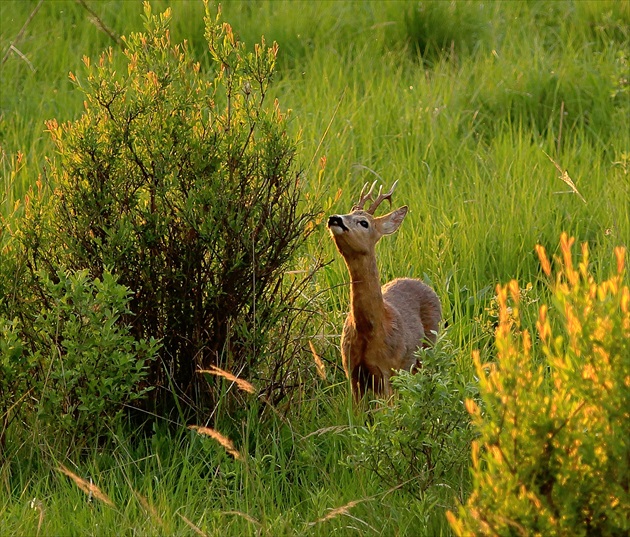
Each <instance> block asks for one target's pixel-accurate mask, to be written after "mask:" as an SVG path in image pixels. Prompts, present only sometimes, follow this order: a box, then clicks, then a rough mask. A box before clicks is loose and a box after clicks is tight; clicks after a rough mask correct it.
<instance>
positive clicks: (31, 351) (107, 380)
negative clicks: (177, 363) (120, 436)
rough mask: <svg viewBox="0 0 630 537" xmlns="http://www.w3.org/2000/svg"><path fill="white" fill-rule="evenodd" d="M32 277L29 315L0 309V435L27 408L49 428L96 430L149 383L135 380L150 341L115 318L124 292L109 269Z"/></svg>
mask: <svg viewBox="0 0 630 537" xmlns="http://www.w3.org/2000/svg"><path fill="white" fill-rule="evenodd" d="M40 283H41V290H42V294H41V295H40V296H39V300H40V301H41V309H40V311H39V313H38V314H37V315H36V316H35V317H34V318H32V319H30V320H29V319H26V318H25V319H24V320H20V319H19V318H17V317H16V318H14V319H12V320H7V319H6V318H3V317H2V316H1V315H0V412H1V413H2V422H3V425H2V429H1V430H0V438H2V437H3V435H4V432H5V431H6V428H7V427H8V425H9V424H10V422H11V421H13V420H14V419H16V418H17V419H18V420H20V421H21V420H23V419H24V418H25V416H26V415H27V414H28V413H29V412H32V413H33V414H34V415H36V416H37V417H38V418H39V419H40V420H41V423H42V424H45V425H46V426H51V427H53V428H54V429H55V431H56V432H57V433H58V432H63V433H67V434H70V435H71V436H73V437H75V438H76V437H77V436H79V437H81V436H91V435H98V433H99V432H101V431H102V430H104V429H106V428H111V427H113V426H114V424H115V422H116V421H117V420H118V419H119V418H120V417H121V415H122V413H123V411H124V408H125V406H126V405H128V404H129V403H131V402H133V401H134V400H136V399H138V398H139V397H141V396H142V395H143V394H144V393H145V392H146V391H147V390H148V389H149V387H146V386H145V387H144V388H141V387H139V386H141V384H142V382H143V380H144V379H145V378H146V376H147V371H148V366H149V364H150V361H151V360H152V359H153V357H154V356H155V353H156V351H157V348H158V345H157V343H156V342H155V341H144V340H140V341H137V340H135V339H134V338H133V337H132V336H131V335H130V334H129V328H128V327H126V326H124V325H122V324H121V323H120V322H119V321H120V317H121V316H122V315H125V314H129V313H130V312H129V310H128V303H129V301H130V293H129V290H128V289H127V288H125V287H124V286H122V285H119V284H118V283H117V282H116V278H115V277H114V276H112V275H111V274H110V273H109V272H107V271H106V272H104V273H103V279H102V280H99V279H96V280H91V279H90V278H89V276H88V272H87V271H81V272H78V273H74V274H70V273H63V272H60V273H58V274H57V275H56V277H55V280H54V281H53V280H52V279H50V278H49V277H48V276H47V275H45V274H43V275H42V276H41V282H40ZM23 410H27V411H29V412H22V411H23ZM27 421H28V420H27Z"/></svg>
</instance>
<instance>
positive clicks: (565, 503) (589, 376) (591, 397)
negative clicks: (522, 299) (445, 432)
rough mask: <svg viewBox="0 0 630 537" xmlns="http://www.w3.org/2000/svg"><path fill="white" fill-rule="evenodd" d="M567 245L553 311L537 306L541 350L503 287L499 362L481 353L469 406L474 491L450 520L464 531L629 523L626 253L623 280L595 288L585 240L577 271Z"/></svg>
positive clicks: (555, 530) (596, 529) (615, 530)
mask: <svg viewBox="0 0 630 537" xmlns="http://www.w3.org/2000/svg"><path fill="white" fill-rule="evenodd" d="M572 243H573V239H568V238H567V236H566V235H565V234H563V236H562V238H561V243H560V245H561V250H562V258H561V259H557V264H558V265H559V267H560V268H559V271H558V275H557V277H556V280H555V282H554V283H553V285H552V286H551V290H552V294H553V305H554V307H553V308H551V309H550V308H548V307H547V306H546V305H543V306H541V308H540V313H539V319H538V323H537V329H538V337H539V341H537V342H536V344H534V342H533V341H532V336H531V335H530V333H529V331H527V330H525V329H522V328H521V326H520V316H519V290H518V285H517V283H516V282H515V281H513V282H511V283H510V284H509V285H508V286H505V287H499V290H498V296H499V303H500V320H499V325H498V328H497V332H496V348H497V353H498V355H497V361H496V363H489V364H482V363H481V362H480V360H479V356H478V355H476V356H475V365H476V369H477V374H478V375H479V385H480V392H481V400H482V401H483V404H482V405H481V406H477V405H476V404H475V403H473V402H468V404H467V406H468V408H469V410H470V411H471V414H472V416H473V420H474V423H475V428H476V429H477V431H478V433H479V435H480V438H479V440H476V441H474V442H473V446H472V472H473V480H474V487H473V493H472V494H471V496H470V498H469V500H468V502H467V504H466V505H465V506H464V507H462V508H461V509H460V510H459V514H458V516H455V515H454V514H452V513H449V520H450V523H451V526H452V527H453V529H454V530H455V532H456V534H457V535H530V534H534V535H549V536H553V535H576V536H579V535H626V534H627V531H628V529H629V528H630V525H629V523H628V512H630V494H629V490H628V483H629V482H630V468H629V464H630V437H629V436H628V422H629V418H630V384H629V382H630V380H629V379H630V360H629V359H628V357H629V356H630V292H629V290H628V285H627V284H626V283H624V274H625V273H624V256H625V250H624V249H623V248H617V249H616V250H615V255H616V258H617V273H616V274H615V275H613V276H611V277H610V278H609V279H607V280H605V281H603V282H601V283H597V282H596V281H595V279H594V277H593V276H592V274H591V273H590V272H589V268H588V248H587V245H586V244H584V245H583V246H582V260H581V262H580V264H579V267H578V269H577V270H576V269H574V268H573V262H572V253H571V245H572ZM538 252H539V256H540V258H541V262H542V266H543V270H544V271H545V273H546V274H548V275H551V265H550V263H549V261H548V260H547V257H546V254H545V251H544V249H543V248H542V247H538ZM508 297H511V302H510V300H509V299H508ZM556 325H557V326H556ZM538 349H539V352H538Z"/></svg>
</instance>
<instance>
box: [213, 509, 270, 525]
mask: <svg viewBox="0 0 630 537" xmlns="http://www.w3.org/2000/svg"><path fill="white" fill-rule="evenodd" d="M221 514H222V515H236V516H240V517H241V518H244V519H245V520H247V522H251V523H252V524H254V526H260V525H261V524H260V522H258V520H256V519H255V518H254V517H252V516H249V515H248V514H247V513H243V512H242V511H221Z"/></svg>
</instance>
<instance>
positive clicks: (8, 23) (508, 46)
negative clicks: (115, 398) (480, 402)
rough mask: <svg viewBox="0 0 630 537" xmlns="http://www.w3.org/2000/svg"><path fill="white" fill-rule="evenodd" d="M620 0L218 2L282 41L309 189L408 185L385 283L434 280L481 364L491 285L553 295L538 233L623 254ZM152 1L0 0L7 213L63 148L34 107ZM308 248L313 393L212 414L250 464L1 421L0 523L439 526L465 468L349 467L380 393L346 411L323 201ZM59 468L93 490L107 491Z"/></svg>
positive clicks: (625, 176) (466, 360)
mask: <svg viewBox="0 0 630 537" xmlns="http://www.w3.org/2000/svg"><path fill="white" fill-rule="evenodd" d="M169 5H170V6H171V7H172V10H173V18H172V23H171V31H172V36H173V40H174V41H175V42H179V41H182V40H184V39H186V40H188V42H189V43H190V45H191V48H192V50H193V51H194V54H195V55H196V56H197V58H198V59H199V60H200V61H201V62H202V63H203V62H207V61H208V53H207V50H206V49H205V48H204V47H205V41H204V39H203V31H204V28H203V20H202V19H203V5H202V3H201V2H200V1H193V0H190V1H184V0H180V1H173V2H166V1H163V0H159V1H154V2H152V6H153V10H154V12H159V11H162V10H164V9H165V8H166V7H167V6H169ZM86 6H87V7H86ZM629 6H630V4H628V3H627V2H618V1H616V0H609V1H608V0H591V1H589V0H583V1H555V0H536V1H534V0H531V1H526V2H525V1H524V2H476V1H468V0H462V1H458V2H399V1H391V2H359V1H356V2H350V1H335V2H325V1H313V2H306V1H304V2H297V1H260V2H253V1H252V2H249V1H240V2H237V1H225V2H223V3H222V7H223V18H224V20H226V21H228V22H229V23H230V24H231V25H232V26H233V28H234V30H235V32H236V34H238V35H239V37H240V38H241V39H242V40H243V41H245V43H246V44H247V45H248V46H253V43H256V42H258V41H259V40H260V36H261V35H264V36H265V38H266V40H267V42H268V43H270V42H272V41H277V42H278V44H279V57H278V65H277V73H276V78H275V81H274V84H273V86H272V88H271V93H272V94H273V95H272V97H273V98H277V99H278V101H279V102H280V104H281V106H282V107H283V109H290V110H291V121H290V128H291V129H293V131H294V133H295V134H298V133H299V136H300V145H299V160H300V166H301V169H302V189H303V193H304V195H305V196H307V197H308V196H310V197H312V198H314V199H318V200H321V203H322V206H323V208H325V210H326V211H328V212H329V213H345V212H348V211H349V210H350V207H351V206H352V204H353V202H354V200H355V199H356V197H357V196H358V193H359V191H360V189H361V186H362V185H363V184H364V183H365V182H368V181H369V182H371V181H373V180H375V179H376V178H379V180H381V181H382V182H383V183H384V184H386V185H388V184H391V183H393V181H395V180H398V181H399V185H398V189H397V191H396V194H395V196H394V205H397V204H403V203H404V204H407V205H409V207H410V213H409V215H408V217H407V218H406V220H405V222H404V225H403V226H402V228H401V229H400V231H399V232H398V233H397V234H396V235H394V236H392V237H388V238H386V239H385V240H383V241H382V242H381V244H380V245H379V249H378V260H379V267H380V270H381V278H382V280H383V281H385V280H389V279H391V278H393V277H397V276H413V277H418V278H423V279H424V280H425V281H427V282H429V283H431V284H432V285H433V287H434V288H435V290H436V292H437V293H438V295H439V296H440V298H441V300H442V304H443V309H444V317H445V320H446V323H447V326H448V327H447V328H446V331H445V335H444V341H445V343H444V345H445V346H444V349H446V350H445V352H448V356H449V359H450V360H451V361H452V363H453V364H454V367H455V368H456V370H457V371H458V373H459V374H461V375H463V376H465V377H466V378H468V379H470V380H472V379H473V368H472V361H471V355H472V352H473V351H474V350H476V349H478V350H480V351H481V352H482V355H483V356H488V357H491V356H492V355H493V352H494V350H493V347H492V338H493V324H494V323H495V321H496V308H495V303H494V301H493V299H494V295H495V287H496V285H497V284H498V283H505V282H507V281H509V280H510V279H512V278H516V279H518V280H519V282H520V283H521V285H522V287H523V289H524V297H525V300H524V303H525V304H526V307H525V308H524V312H523V313H522V315H523V319H524V321H523V322H525V323H527V322H529V323H533V322H534V321H533V318H534V315H535V313H536V311H537V307H538V305H539V303H540V301H541V300H544V299H545V298H546V296H545V293H546V291H545V286H544V284H543V280H544V278H543V277H542V272H541V269H540V266H539V262H538V258H537V256H536V252H535V246H536V244H542V245H543V246H545V248H546V249H547V251H548V252H549V253H550V254H554V253H557V251H558V247H557V245H558V240H559V237H560V234H561V232H562V231H566V232H567V233H568V234H569V235H571V236H575V237H576V239H577V240H578V241H588V243H589V247H590V262H591V266H592V270H593V272H594V273H595V274H596V275H602V274H607V273H608V272H609V271H610V270H611V268H612V267H613V266H614V264H615V259H614V256H613V255H612V251H613V248H614V247H615V246H618V245H624V246H626V248H627V247H628V246H629V242H630V241H629V239H630V211H629V210H628V207H629V200H630V175H629V172H630V119H629V118H630V81H629V80H630V79H629V74H628V73H629V63H628V62H629V61H630V59H629V57H628V54H629V53H628V45H629V43H630V7H629ZM38 7H39V9H38V10H37V11H36V12H35V14H34V15H33V17H32V19H31V20H30V21H28V24H27V25H26V27H25V29H24V31H23V32H21V31H20V30H21V28H22V27H23V25H25V23H26V22H27V20H28V18H29V15H30V14H32V13H33V11H34V10H36V9H37V8H38ZM88 8H89V9H88ZM141 14H142V5H141V3H140V2H135V1H134V2H131V1H122V0H120V1H115V0H103V1H99V2H95V1H94V2H71V1H65V0H54V1H53V0H44V1H43V2H42V3H41V6H39V2H38V1H37V0H29V1H23V0H8V1H3V2H1V3H0V25H1V26H0V52H1V53H2V55H3V59H2V65H1V66H0V76H1V86H2V87H1V96H0V170H1V175H2V177H1V179H0V181H1V183H0V184H1V185H2V187H1V189H0V214H2V215H4V216H8V215H9V214H10V213H11V212H12V211H13V208H14V207H15V206H16V203H17V201H18V200H23V198H24V196H25V195H26V194H27V192H28V189H29V188H30V187H31V186H33V185H34V183H35V181H36V180H37V179H38V177H39V175H40V174H43V173H45V170H46V166H47V164H46V158H47V157H49V158H52V157H53V156H54V151H55V149H54V145H53V143H52V141H51V139H50V136H49V135H48V134H47V133H46V132H45V127H44V121H45V120H48V119H51V118H56V119H57V120H58V121H60V122H61V121H67V120H74V119H76V118H78V117H79V116H80V115H81V113H82V110H83V105H82V101H83V96H82V94H81V93H80V92H79V91H77V90H76V89H75V88H74V86H73V84H72V83H71V81H70V79H69V77H68V73H69V72H71V71H72V72H78V73H80V72H81V69H82V60H81V59H82V57H83V56H84V55H85V56H88V57H92V58H96V57H97V56H98V55H99V54H100V52H101V51H102V50H103V49H104V48H106V47H109V46H113V47H117V44H116V42H115V40H114V39H113V37H112V35H113V36H114V37H115V36H120V35H128V34H129V33H130V32H132V31H139V30H141V28H142V19H141ZM110 34H112V35H110ZM11 47H13V48H11ZM322 158H325V161H326V166H325V169H324V170H323V171H320V163H321V162H322ZM319 256H321V257H322V258H323V259H324V260H326V261H327V262H328V263H327V264H326V265H325V266H324V267H323V268H322V269H320V270H319V271H318V273H317V274H316V275H315V276H314V278H313V281H312V285H311V287H309V289H308V293H311V294H312V296H313V297H317V300H316V304H317V308H318V316H317V319H318V321H317V322H316V323H313V331H312V333H310V334H307V335H306V338H305V341H304V349H305V355H306V356H307V357H308V356H309V352H310V351H309V345H308V342H309V341H310V342H311V344H312V345H313V348H314V349H315V352H316V353H317V354H318V355H319V356H320V357H321V359H322V360H323V362H324V364H325V366H326V375H325V377H326V378H325V379H321V378H318V377H317V375H315V374H314V373H313V371H314V370H315V368H314V366H313V368H312V369H313V371H310V370H309V371H305V372H304V375H303V376H304V379H306V382H305V385H308V387H307V388H304V389H302V390H301V391H299V390H298V392H297V394H296V395H295V397H293V398H292V399H291V400H290V401H288V402H287V401H285V402H284V404H283V403H282V402H281V403H280V405H279V406H278V408H275V409H273V411H271V410H269V409H268V408H266V409H265V410H264V411H263V410H261V408H260V407H259V406H258V405H256V404H255V403H254V402H252V404H251V407H247V408H245V409H244V410H242V411H241V412H239V413H238V414H237V415H235V416H234V417H233V418H232V419H231V418H230V417H229V416H225V417H224V418H223V419H224V423H222V424H220V425H222V426H223V430H224V431H230V434H229V435H230V437H232V438H234V439H237V444H238V449H239V451H240V452H241V453H244V454H246V456H245V457H244V458H243V459H242V460H234V459H233V458H232V457H231V456H229V455H228V454H227V453H225V452H224V451H223V449H222V448H221V447H220V446H219V445H218V444H216V443H215V442H214V441H213V440H212V439H208V438H204V437H202V436H199V435H197V434H196V433H194V432H193V431H189V430H187V429H186V428H184V427H179V428H178V427H176V426H175V427H173V426H172V424H168V423H164V422H161V421H160V419H157V418H156V420H155V423H153V424H152V425H151V427H152V428H153V432H152V434H146V431H145V430H143V431H142V433H141V432H140V431H135V430H133V429H130V427H131V425H130V426H129V427H128V428H122V429H121V430H116V431H111V434H110V437H109V439H108V440H107V441H106V442H104V443H103V444H102V445H83V446H73V445H72V444H71V443H69V442H68V441H67V440H64V438H63V437H55V435H51V432H50V431H46V432H45V433H41V432H39V431H37V430H32V431H30V432H29V434H28V435H26V437H25V436H24V435H17V434H16V435H14V436H13V437H12V436H11V431H9V434H8V435H7V439H6V442H7V443H6V447H5V448H4V451H0V535H114V534H116V535H194V534H200V535H269V536H280V535H428V536H434V535H435V536H437V535H451V530H450V528H449V526H448V524H447V522H446V519H445V516H444V511H445V510H446V509H452V508H453V506H454V505H456V504H457V502H459V501H462V500H464V499H465V498H466V495H467V490H468V488H467V487H468V485H469V484H468V481H469V480H468V477H467V475H466V472H462V475H460V476H457V479H456V481H458V483H459V489H458V490H457V489H455V490H454V489H453V488H452V487H451V488H450V489H448V490H446V487H444V488H442V489H440V488H439V487H434V488H433V489H431V490H429V491H428V492H426V493H422V494H418V493H414V491H413V490H411V491H410V490H409V489H408V487H398V486H392V485H391V484H389V483H385V482H384V481H382V480H381V479H380V478H379V477H377V476H376V474H374V473H373V472H371V471H370V469H369V468H367V467H363V466H361V465H357V464H353V463H352V456H353V454H354V453H355V451H356V449H357V442H356V438H355V437H354V436H353V435H352V434H351V432H352V431H353V430H354V429H355V428H361V427H365V426H369V423H370V422H371V420H372V419H373V414H374V412H376V411H377V410H375V409H377V408H378V407H368V408H362V409H361V408H359V409H358V408H356V407H355V405H354V404H353V402H352V400H351V397H350V395H349V393H348V392H349V389H348V386H347V383H346V381H345V378H344V376H343V371H342V369H341V365H340V354H339V337H340V336H339V334H340V330H341V326H342V324H343V319H344V317H345V315H346V312H347V308H348V300H349V294H348V288H347V286H346V285H345V283H346V282H347V279H348V276H347V273H346V268H345V266H344V265H343V262H342V260H341V259H340V257H339V255H338V254H337V252H336V251H335V249H334V245H333V244H332V241H331V240H330V238H329V237H328V232H327V230H326V229H325V218H322V220H321V221H320V223H319V225H318V227H317V229H316V231H315V233H314V234H313V235H311V238H310V239H309V244H308V252H307V255H305V256H303V257H302V258H300V260H299V261H296V265H295V267H294V270H296V271H300V270H304V269H305V268H306V267H305V266H303V265H300V263H303V264H307V263H308V259H309V258H311V257H312V258H315V257H319ZM528 284H531V285H528ZM298 376H299V375H298ZM462 404H463V403H462ZM366 424H367V425H366ZM218 428H221V427H218ZM18 439H19V440H18ZM16 442H19V444H20V445H16ZM18 452H19V456H17V455H15V454H16V453H18ZM11 454H14V456H11ZM61 467H65V468H67V469H69V470H70V471H71V473H72V475H74V476H75V477H76V476H78V477H81V478H82V479H85V480H87V482H88V483H89V482H92V483H94V484H96V485H97V486H98V490H101V491H104V492H105V493H106V494H107V497H108V498H109V500H110V501H111V505H109V504H108V503H107V502H103V501H99V500H98V493H97V494H95V493H94V491H92V492H89V491H88V493H86V492H84V491H83V490H81V487H80V486H77V484H78V483H79V481H77V480H76V479H74V478H72V477H71V478H68V475H69V474H68V473H66V474H65V475H64V472H63V471H59V468H61ZM95 495H96V498H94V496H95ZM88 497H89V498H91V501H88Z"/></svg>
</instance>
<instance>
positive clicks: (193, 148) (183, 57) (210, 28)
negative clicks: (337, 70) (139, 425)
mask: <svg viewBox="0 0 630 537" xmlns="http://www.w3.org/2000/svg"><path fill="white" fill-rule="evenodd" d="M169 18H170V10H167V11H166V12H165V13H162V14H160V15H159V16H156V15H153V14H152V13H151V9H150V6H149V5H148V3H145V19H146V24H145V25H146V32H145V33H132V34H131V35H130V36H129V37H127V38H125V39H124V43H125V50H124V57H123V56H122V55H119V54H117V53H115V52H113V51H112V50H111V49H110V50H109V51H107V52H105V53H104V54H103V55H102V56H101V57H100V58H99V59H98V61H96V62H92V61H91V60H90V59H89V58H84V63H85V66H86V74H85V77H80V76H75V75H73V74H71V75H70V76H71V78H72V80H73V81H74V82H75V83H76V84H77V86H78V87H79V88H80V89H81V90H82V91H83V92H84V94H85V110H84V112H83V114H82V115H81V117H80V118H79V119H77V120H76V121H74V122H67V123H63V124H59V123H58V122H57V121H49V122H48V130H49V132H50V134H51V135H52V137H53V140H54V141H55V143H56V146H57V149H58V158H57V159H56V160H55V161H54V162H51V163H50V179H51V183H52V186H53V188H54V190H53V195H52V196H50V198H49V203H50V209H49V212H50V214H49V215H48V216H45V217H44V218H43V219H42V220H43V221H42V224H41V229H40V228H39V227H38V224H37V222H36V221H35V219H33V218H32V219H31V220H30V229H27V230H26V231H25V232H24V236H25V237H27V238H28V241H27V243H26V245H27V249H28V255H29V259H30V265H31V266H32V267H42V268H46V270H48V271H49V272H52V273H54V272H55V271H57V270H59V269H71V270H84V269H85V270H88V271H89V274H90V275H91V276H92V277H95V278H102V277H103V274H104V271H105V268H106V267H109V268H110V270H111V271H112V272H113V273H115V274H116V275H117V277H118V279H119V281H120V282H121V284H123V285H125V286H126V287H128V288H129V289H131V290H133V295H132V297H131V310H132V311H133V314H132V315H131V314H126V315H124V316H123V321H124V322H125V323H129V325H130V327H131V334H133V335H134V337H136V338H140V339H141V338H149V337H154V338H157V339H159V340H160V341H161V342H162V350H161V351H160V355H159V360H157V361H155V362H152V363H151V364H150V366H149V367H150V375H149V378H148V382H149V383H150V385H151V386H154V387H156V388H161V389H158V390H155V391H154V392H153V393H154V394H155V398H156V403H157V404H158V405H160V406H162V407H166V408H168V409H173V408H175V406H174V405H173V400H172V397H173V396H176V397H179V395H180V394H181V395H183V396H184V397H182V398H181V400H182V401H184V400H186V401H187V402H188V403H189V404H190V405H191V406H192V407H195V408H198V409H208V408H212V407H213V403H216V397H215V395H216V394H215V392H213V385H212V384H211V382H209V379H205V378H203V377H201V376H200V375H199V374H197V370H198V369H200V368H202V369H207V368H208V367H209V366H210V365H220V366H221V367H223V368H226V369H231V370H233V371H234V372H235V373H237V374H240V375H242V376H245V377H249V378H256V376H257V375H260V377H262V378H264V379H265V381H264V382H265V383H266V384H263V385H262V386H261V388H262V389H268V390H271V389H273V387H274V386H279V385H280V386H283V383H282V380H281V379H279V378H277V377H278V375H279V374H281V373H282V372H283V371H284V365H282V364H280V365H278V364H272V367H271V368H270V370H266V371H262V372H261V371H259V366H260V363H261V358H260V357H261V355H262V354H264V353H263V352H262V350H263V349H265V346H266V344H267V343H268V342H269V339H270V338H278V339H279V338H280V336H279V335H278V334H277V330H279V329H281V328H278V327H279V326H280V324H279V321H280V320H282V321H283V322H284V319H286V318H287V317H289V318H291V317H293V316H295V315H296V313H295V310H296V308H295V300H296V297H297V296H298V294H299V293H298V291H299V289H298V287H299V285H300V281H299V280H298V279H297V278H295V277H293V276H291V277H290V278H292V279H290V280H288V279H287V278H286V277H285V272H286V269H287V266H288V263H289V262H290V261H291V260H292V259H293V258H294V256H295V254H296V252H297V251H298V249H299V248H300V247H301V245H302V244H303V243H304V241H305V239H306V237H307V236H308V234H309V232H310V231H309V230H310V229H312V228H309V227H307V225H308V224H309V223H311V219H312V216H313V215H312V213H311V212H310V209H309V205H308V203H305V200H304V199H303V198H302V196H301V190H302V185H301V180H302V178H301V175H300V173H299V170H298V169H297V166H296V162H295V159H296V147H297V140H296V139H295V138H293V137H291V136H289V134H288V132H287V128H288V118H287V115H286V114H285V113H283V112H281V110H280V107H279V105H278V103H277V102H275V103H274V104H273V105H268V104H267V103H266V99H267V93H268V90H269V87H270V84H271V81H272V78H273V72H274V66H275V60H276V54H277V46H276V45H275V44H274V45H273V46H271V47H267V46H266V45H265V43H264V40H263V42H262V43H261V44H260V45H256V46H255V47H254V50H253V52H247V51H246V50H245V46H244V44H243V43H241V42H239V41H238V39H237V38H236V37H235V34H234V33H233V31H232V29H231V27H230V26H229V25H228V24H226V23H221V22H220V20H219V16H218V15H217V17H216V18H213V17H211V16H210V13H209V11H208V8H207V6H206V18H205V24H206V33H205V37H206V40H207V43H208V48H209V53H210V57H211V60H212V61H211V62H210V63H209V65H208V66H206V65H204V66H203V67H202V65H201V64H200V63H198V62H196V61H195V60H194V59H193V58H192V56H191V53H190V51H189V49H188V46H187V44H186V42H184V43H183V44H180V45H174V44H172V43H171V41H170V34H169V30H168V24H169ZM47 203H48V201H47ZM36 213H37V211H33V214H36ZM27 228H28V224H27ZM290 324H291V323H285V324H282V326H290ZM283 358H286V357H285V356H283ZM176 394H177V395H176Z"/></svg>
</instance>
